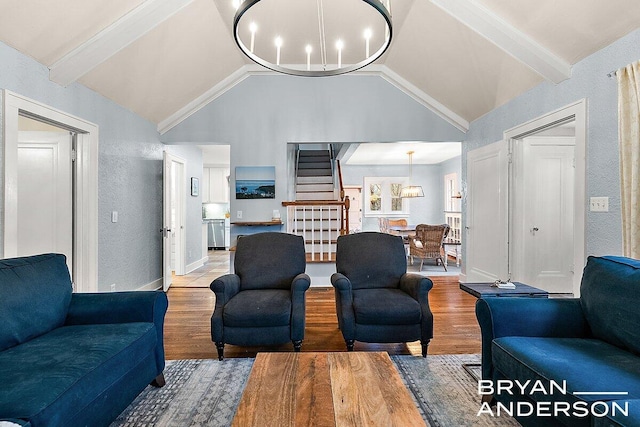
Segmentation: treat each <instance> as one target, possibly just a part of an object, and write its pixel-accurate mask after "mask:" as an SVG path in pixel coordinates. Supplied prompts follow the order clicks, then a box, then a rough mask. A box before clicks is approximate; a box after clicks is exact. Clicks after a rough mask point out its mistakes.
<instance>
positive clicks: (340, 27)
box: [233, 0, 393, 77]
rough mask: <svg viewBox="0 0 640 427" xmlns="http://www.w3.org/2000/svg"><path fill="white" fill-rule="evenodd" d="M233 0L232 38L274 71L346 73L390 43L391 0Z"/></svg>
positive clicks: (321, 74) (320, 74)
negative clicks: (234, 9)
mask: <svg viewBox="0 0 640 427" xmlns="http://www.w3.org/2000/svg"><path fill="white" fill-rule="evenodd" d="M233 1H234V7H235V8H236V13H235V16H234V18H233V37H234V39H235V41H236V44H237V45H238V47H239V48H240V50H241V51H242V53H244V54H245V55H246V56H247V57H249V58H250V59H251V60H252V61H254V62H256V63H258V64H260V65H262V66H264V67H266V68H269V69H271V70H273V71H277V72H280V73H284V74H291V75H295V76H302V77H324V76H336V75H339V74H345V73H349V72H351V71H355V70H358V69H360V68H362V67H365V66H366V65H369V64H371V63H372V62H374V61H375V60H377V59H378V58H380V57H381V56H382V54H384V52H385V51H386V50H387V48H388V47H389V45H390V44H391V37H392V34H393V26H392V24H391V4H390V2H391V0H315V1H314V0H233Z"/></svg>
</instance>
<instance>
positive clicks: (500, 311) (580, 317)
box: [476, 297, 590, 379]
mask: <svg viewBox="0 0 640 427" xmlns="http://www.w3.org/2000/svg"><path fill="white" fill-rule="evenodd" d="M476 318H477V319H478V324H479V325H480V332H481V336H482V378H483V379H491V378H492V375H493V365H492V359H491V343H492V341H493V340H494V339H495V338H500V337H508V336H522V337H557V338H560V337H565V338H587V337H589V336H590V330H589V325H588V324H587V321H586V319H585V318H584V314H583V312H582V306H581V305H580V300H579V299H578V298H517V297H512V298H509V297H497V298H482V299H479V300H478V301H477V302H476Z"/></svg>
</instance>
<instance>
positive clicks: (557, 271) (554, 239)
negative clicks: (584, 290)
mask: <svg viewBox="0 0 640 427" xmlns="http://www.w3.org/2000/svg"><path fill="white" fill-rule="evenodd" d="M521 144H522V156H521V157H520V159H521V161H519V162H518V164H516V165H515V166H514V168H517V169H519V170H521V171H522V174H519V173H516V177H519V178H520V179H521V180H522V186H521V187H520V190H519V191H518V193H519V194H518V197H519V199H520V200H521V203H522V206H523V208H524V209H523V210H522V216H521V218H517V219H515V220H514V222H515V221H518V222H519V223H520V224H521V226H520V227H519V229H518V230H515V231H514V239H515V240H516V242H519V244H516V245H514V249H520V253H519V254H518V256H517V257H516V258H515V259H514V261H515V263H516V266H514V267H515V269H514V272H515V271H518V272H520V273H521V274H519V275H518V276H519V277H518V280H520V281H522V282H524V283H526V284H528V285H531V286H535V287H537V288H541V289H544V290H546V291H549V292H566V293H571V292H572V286H573V255H574V254H573V247H574V245H573V234H574V232H573V221H574V212H573V211H574V208H573V206H574V175H575V173H574V152H575V138H573V137H533V136H532V137H528V138H525V139H523V140H522V142H521ZM518 233H520V234H518Z"/></svg>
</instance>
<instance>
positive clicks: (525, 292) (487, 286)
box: [460, 282, 549, 381]
mask: <svg viewBox="0 0 640 427" xmlns="http://www.w3.org/2000/svg"><path fill="white" fill-rule="evenodd" d="M513 284H514V285H516V288H515V289H501V288H499V287H497V286H493V283H460V289H462V290H463V291H465V292H466V293H468V294H471V295H473V296H474V297H476V298H496V297H534V298H548V297H549V292H547V291H543V290H542V289H538V288H534V287H533V286H529V285H525V284H524V283H520V282H513ZM480 366H481V364H480V363H463V364H462V367H463V368H464V369H465V371H467V372H468V373H469V375H471V377H473V379H475V380H476V381H478V380H479V379H480V377H479V376H478V374H477V372H476V370H477V368H478V367H480Z"/></svg>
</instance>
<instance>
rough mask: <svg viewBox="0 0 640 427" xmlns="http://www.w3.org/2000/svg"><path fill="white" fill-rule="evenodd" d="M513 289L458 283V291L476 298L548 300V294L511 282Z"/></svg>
mask: <svg viewBox="0 0 640 427" xmlns="http://www.w3.org/2000/svg"><path fill="white" fill-rule="evenodd" d="M513 284H514V285H516V288H515V289H501V288H498V287H497V286H492V285H493V284H492V283H460V289H462V290H463V291H465V292H466V293H468V294H471V295H473V296H474V297H476V298H490V297H537V298H548V297H549V292H547V291H544V290H542V289H538V288H534V287H533V286H529V285H525V284H524V283H520V282H513Z"/></svg>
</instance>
